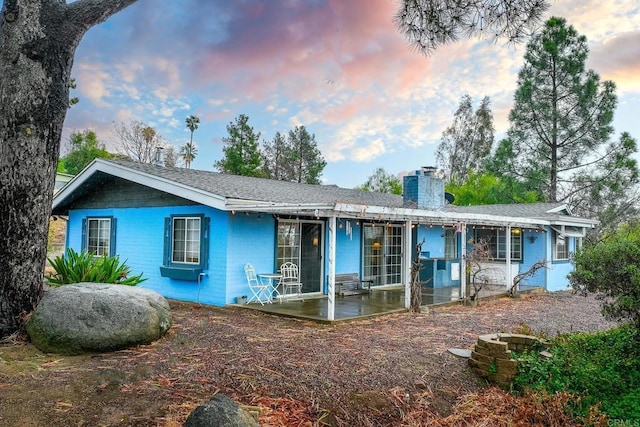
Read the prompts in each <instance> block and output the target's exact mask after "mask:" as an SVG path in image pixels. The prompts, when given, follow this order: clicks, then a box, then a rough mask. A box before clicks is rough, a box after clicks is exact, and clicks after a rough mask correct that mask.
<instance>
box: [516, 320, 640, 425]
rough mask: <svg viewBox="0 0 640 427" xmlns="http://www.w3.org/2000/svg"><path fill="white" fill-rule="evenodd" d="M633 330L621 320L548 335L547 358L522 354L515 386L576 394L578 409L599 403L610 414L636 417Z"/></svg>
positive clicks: (638, 398)
mask: <svg viewBox="0 0 640 427" xmlns="http://www.w3.org/2000/svg"><path fill="white" fill-rule="evenodd" d="M637 333H638V332H637V330H636V329H635V328H634V327H632V326H631V325H622V326H618V327H615V328H612V329H611V330H609V331H607V332H598V333H593V334H587V333H577V334H567V335H561V336H559V337H557V338H555V339H553V340H551V347H550V349H549V351H550V352H551V354H552V357H551V359H546V358H544V357H542V356H540V355H539V354H538V353H528V354H525V355H523V356H522V357H521V360H522V362H521V363H519V365H518V375H517V376H516V379H515V381H514V386H515V388H516V389H517V390H520V391H524V390H526V389H529V388H532V389H536V390H546V391H547V392H549V393H555V392H560V391H567V392H569V393H571V394H575V395H580V396H582V399H581V400H580V402H579V403H578V404H577V408H576V411H577V413H579V414H581V415H587V414H588V411H589V408H590V407H592V406H595V405H597V404H599V405H600V406H599V407H600V410H601V411H602V412H603V413H605V414H607V415H608V416H609V417H611V418H613V419H627V420H640V350H639V349H638V348H637V346H636V343H637V341H636V340H637V336H636V335H637Z"/></svg>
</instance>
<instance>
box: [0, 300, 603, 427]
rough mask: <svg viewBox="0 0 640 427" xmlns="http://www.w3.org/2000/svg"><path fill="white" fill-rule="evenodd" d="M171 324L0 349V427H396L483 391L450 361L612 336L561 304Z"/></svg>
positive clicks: (224, 313)
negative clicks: (534, 342) (79, 341)
mask: <svg viewBox="0 0 640 427" xmlns="http://www.w3.org/2000/svg"><path fill="white" fill-rule="evenodd" d="M172 315H173V321H174V326H173V327H172V329H171V330H170V332H169V333H168V335H167V336H166V337H165V338H163V339H162V340H160V341H159V342H156V343H154V344H152V345H148V346H140V347H137V348H135V349H131V350H126V351H119V352H114V353H109V354H98V355H86V356H74V357H63V356H58V355H45V354H42V353H40V352H38V351H37V350H35V349H34V347H33V346H31V345H3V346H0V408H1V410H0V426H17V425H20V426H65V427H67V426H85V425H86V426H98V425H101V426H116V425H117V426H179V425H181V424H182V422H183V421H184V420H185V419H186V417H187V415H188V414H189V413H190V411H191V410H193V408H195V406H197V405H199V404H202V403H203V402H205V401H207V400H208V399H209V398H210V397H211V396H212V395H213V394H214V393H216V392H225V393H228V394H230V395H231V396H232V397H233V398H235V399H236V400H237V401H239V402H240V403H243V404H248V405H257V406H261V407H262V408H263V411H262V415H261V418H260V422H261V425H311V424H308V423H307V424H304V422H305V421H306V420H316V424H324V423H328V424H332V425H345V426H346V425H349V426H353V425H365V426H366V425H402V423H403V422H402V419H403V416H404V414H405V413H406V411H407V410H408V409H410V408H411V406H412V405H417V404H418V401H419V402H420V405H423V409H424V410H430V411H434V412H435V413H438V414H440V415H442V416H446V415H448V414H449V413H450V411H451V410H452V405H453V404H454V403H455V401H456V399H457V398H458V397H459V396H461V395H463V394H465V393H467V392H473V391H477V390H478V389H479V388H480V387H481V386H482V384H481V383H479V382H478V380H477V379H476V378H475V377H474V376H473V375H472V374H471V373H470V371H469V370H468V369H467V366H466V361H465V360H462V359H458V358H456V357H454V356H452V355H451V354H449V353H448V352H447V349H448V348H451V347H458V348H469V347H470V346H471V345H472V344H473V343H474V342H475V340H476V338H477V336H478V335H480V334H484V333H491V332H513V331H518V330H522V329H523V325H524V329H527V328H530V329H532V330H533V331H536V332H544V333H546V334H548V335H555V334H557V333H558V332H568V331H592V330H600V329H606V328H608V327H609V326H610V323H608V322H606V321H604V320H603V318H602V317H601V315H600V311H599V306H598V303H597V301H595V300H594V299H593V298H585V297H581V296H575V295H571V294H569V293H554V294H538V295H533V296H527V297H523V298H515V299H509V298H501V299H497V300H491V301H486V302H483V303H482V305H481V306H480V307H464V306H449V307H442V308H439V309H434V310H431V311H430V312H429V313H423V314H419V315H413V314H409V313H403V314H394V315H388V316H382V317H379V318H376V319H369V320H363V321H356V322H350V323H343V324H338V325H324V324H318V323H313V322H309V321H299V320H294V319H287V318H280V317H274V316H271V315H265V314H263V313H258V312H255V311H253V310H243V309H242V308H226V309H218V308H212V307H196V306H194V305H191V304H185V303H172ZM425 399H427V400H426V401H428V405H427V406H428V408H426V409H425V407H424V402H425ZM317 420H320V421H319V422H318V421H317Z"/></svg>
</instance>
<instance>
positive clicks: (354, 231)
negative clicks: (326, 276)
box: [325, 220, 362, 277]
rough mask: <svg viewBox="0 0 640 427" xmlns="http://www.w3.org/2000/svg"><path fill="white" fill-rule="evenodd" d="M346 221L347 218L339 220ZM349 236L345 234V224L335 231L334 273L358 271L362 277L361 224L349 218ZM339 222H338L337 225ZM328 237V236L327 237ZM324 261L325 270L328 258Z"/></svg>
mask: <svg viewBox="0 0 640 427" xmlns="http://www.w3.org/2000/svg"><path fill="white" fill-rule="evenodd" d="M340 221H342V222H343V223H346V221H348V220H340ZM350 222H351V237H349V236H347V233H346V226H345V225H344V224H343V227H342V228H338V229H337V232H336V252H337V255H336V274H340V273H358V274H360V276H361V277H362V271H360V270H361V268H362V266H361V262H360V254H361V252H362V242H361V238H362V225H356V222H355V221H353V220H351V221H350ZM339 224H340V222H338V225H339ZM327 238H328V237H327ZM327 250H328V246H327ZM325 258H327V262H326V263H325V264H326V265H325V271H328V270H327V269H328V268H329V265H328V263H329V260H328V257H325Z"/></svg>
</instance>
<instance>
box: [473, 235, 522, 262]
mask: <svg viewBox="0 0 640 427" xmlns="http://www.w3.org/2000/svg"><path fill="white" fill-rule="evenodd" d="M515 230H519V232H516V231H515ZM478 232H480V234H491V238H490V239H489V241H488V242H487V245H488V247H489V251H490V252H491V258H492V259H494V260H499V261H503V260H506V259H507V258H506V255H507V254H506V251H507V236H506V234H507V231H506V230H505V229H486V228H476V229H475V232H474V241H476V242H478V241H480V240H481V239H479V238H478ZM511 260H512V261H522V230H521V229H519V228H512V229H511Z"/></svg>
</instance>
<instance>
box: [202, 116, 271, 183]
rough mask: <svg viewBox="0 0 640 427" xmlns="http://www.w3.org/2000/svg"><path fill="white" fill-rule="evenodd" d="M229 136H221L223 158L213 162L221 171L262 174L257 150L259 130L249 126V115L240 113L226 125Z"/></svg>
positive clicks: (250, 174) (251, 174)
mask: <svg viewBox="0 0 640 427" xmlns="http://www.w3.org/2000/svg"><path fill="white" fill-rule="evenodd" d="M227 132H228V133H229V136H228V137H226V138H222V141H223V142H224V144H225V146H224V147H223V148H222V152H223V153H224V158H223V159H221V160H218V161H216V162H215V163H214V165H213V166H214V167H215V168H216V169H218V170H219V171H220V172H222V173H228V174H232V175H244V176H257V177H259V176H262V155H261V154H260V151H259V150H258V140H259V139H260V132H258V133H257V134H256V133H255V131H254V130H253V127H251V126H249V117H247V116H246V115H244V114H240V115H239V116H238V117H236V120H235V122H231V123H229V124H228V125H227Z"/></svg>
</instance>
